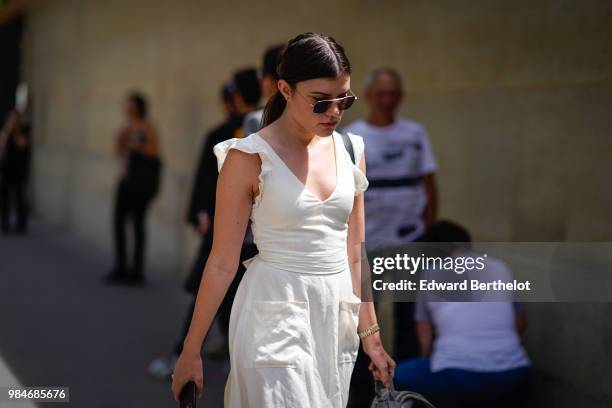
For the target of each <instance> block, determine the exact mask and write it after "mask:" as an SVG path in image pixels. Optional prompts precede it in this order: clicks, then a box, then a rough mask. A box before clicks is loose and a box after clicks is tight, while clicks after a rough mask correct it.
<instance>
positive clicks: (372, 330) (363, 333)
mask: <svg viewBox="0 0 612 408" xmlns="http://www.w3.org/2000/svg"><path fill="white" fill-rule="evenodd" d="M379 330H380V327H378V323H376V324H373V325H372V326H370V327H368V328H367V329H365V330H363V331H360V332H359V333H357V334H358V335H359V338H360V339H363V338H364V337H367V336H369V335H371V334H374V333H376V332H377V331H379Z"/></svg>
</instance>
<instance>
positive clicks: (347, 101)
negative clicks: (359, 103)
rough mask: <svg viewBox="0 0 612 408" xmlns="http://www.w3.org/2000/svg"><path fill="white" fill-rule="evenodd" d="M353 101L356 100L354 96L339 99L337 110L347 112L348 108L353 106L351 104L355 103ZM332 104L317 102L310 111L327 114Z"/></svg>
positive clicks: (330, 102)
mask: <svg viewBox="0 0 612 408" xmlns="http://www.w3.org/2000/svg"><path fill="white" fill-rule="evenodd" d="M355 99H357V98H356V97H355V96H347V97H346V98H343V99H341V100H340V101H338V109H340V110H347V109H348V108H350V107H351V106H353V102H355ZM332 103H334V101H319V102H317V103H315V104H314V108H313V109H312V111H313V112H314V113H325V112H327V110H328V109H329V107H330V106H331V104H332Z"/></svg>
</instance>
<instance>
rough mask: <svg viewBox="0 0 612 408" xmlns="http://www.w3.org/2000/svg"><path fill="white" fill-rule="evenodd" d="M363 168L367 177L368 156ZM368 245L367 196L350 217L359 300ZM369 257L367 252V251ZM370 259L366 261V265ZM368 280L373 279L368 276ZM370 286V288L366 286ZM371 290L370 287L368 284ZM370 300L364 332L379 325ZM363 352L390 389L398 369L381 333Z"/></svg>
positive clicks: (363, 313) (363, 312)
mask: <svg viewBox="0 0 612 408" xmlns="http://www.w3.org/2000/svg"><path fill="white" fill-rule="evenodd" d="M359 168H360V169H361V171H362V172H363V173H364V174H365V173H366V165H365V153H364V154H363V155H362V157H361V161H360V162H359ZM363 243H365V216H364V200H363V193H361V194H358V195H357V196H355V201H354V203H353V210H352V212H351V215H350V216H349V226H348V237H347V251H348V260H349V267H350V269H351V278H352V281H353V289H354V291H356V292H357V293H356V295H357V296H358V297H361V298H363V296H362V293H361V271H362V266H361V263H362V244H363ZM363 254H364V256H365V250H364V251H363ZM366 261H367V260H365V259H364V260H363V262H366ZM364 279H366V280H367V279H369V276H365V277H364ZM364 286H366V285H364ZM367 287H368V288H369V285H367ZM367 298H368V299H370V301H367V302H362V303H361V307H360V308H359V327H358V330H359V331H362V330H365V329H366V328H368V327H370V326H372V325H373V324H375V323H376V322H377V320H376V310H375V309H374V303H373V302H372V298H371V294H368V296H367ZM362 345H363V351H364V352H365V353H366V354H367V355H368V356H369V357H370V359H371V362H370V366H369V369H370V370H371V371H372V374H373V376H374V378H376V379H377V380H379V381H381V382H382V383H383V384H384V386H385V387H389V386H390V382H391V378H392V375H393V374H392V373H393V371H394V370H395V362H394V361H393V359H391V357H390V356H389V355H388V354H387V352H386V351H385V349H384V348H383V345H382V341H381V339H380V332H376V333H374V334H371V335H369V336H366V337H365V338H363V339H362Z"/></svg>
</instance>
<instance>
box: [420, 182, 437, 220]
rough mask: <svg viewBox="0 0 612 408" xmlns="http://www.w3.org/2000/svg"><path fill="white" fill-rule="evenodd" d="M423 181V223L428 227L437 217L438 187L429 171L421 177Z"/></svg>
mask: <svg viewBox="0 0 612 408" xmlns="http://www.w3.org/2000/svg"><path fill="white" fill-rule="evenodd" d="M423 181H424V182H425V192H426V194H427V206H426V207H425V212H424V214H423V218H424V219H425V225H426V226H427V227H429V226H430V225H431V224H433V223H434V222H435V221H436V219H437V218H438V187H437V185H436V176H435V175H434V174H433V173H431V174H427V175H425V177H423Z"/></svg>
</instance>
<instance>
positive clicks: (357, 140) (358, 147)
mask: <svg viewBox="0 0 612 408" xmlns="http://www.w3.org/2000/svg"><path fill="white" fill-rule="evenodd" d="M347 134H348V136H349V138H350V139H351V143H352V144H353V151H354V152H355V163H357V164H355V163H351V164H352V166H353V178H354V179H355V195H358V194H360V193H363V192H364V191H366V190H367V189H368V185H369V182H368V179H367V178H366V176H365V174H363V172H362V171H361V169H360V168H359V163H360V162H361V158H362V157H363V152H364V150H365V144H364V143H363V137H361V136H359V135H356V134H354V133H350V132H347Z"/></svg>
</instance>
